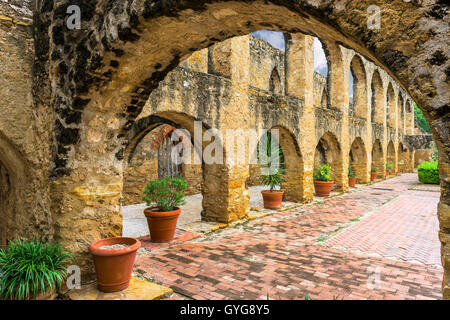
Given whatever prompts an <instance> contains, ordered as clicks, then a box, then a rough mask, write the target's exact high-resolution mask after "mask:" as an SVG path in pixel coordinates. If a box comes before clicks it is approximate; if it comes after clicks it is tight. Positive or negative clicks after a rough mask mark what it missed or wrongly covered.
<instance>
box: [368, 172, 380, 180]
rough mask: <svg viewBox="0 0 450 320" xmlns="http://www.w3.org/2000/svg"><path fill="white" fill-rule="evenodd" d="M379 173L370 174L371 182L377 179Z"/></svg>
mask: <svg viewBox="0 0 450 320" xmlns="http://www.w3.org/2000/svg"><path fill="white" fill-rule="evenodd" d="M377 175H378V172H371V173H370V181H375V180H376V179H377Z"/></svg>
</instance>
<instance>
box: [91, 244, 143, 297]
mask: <svg viewBox="0 0 450 320" xmlns="http://www.w3.org/2000/svg"><path fill="white" fill-rule="evenodd" d="M119 244H124V245H127V247H124V248H118V249H102V247H104V246H111V245H119ZM140 247H141V242H140V241H139V240H137V239H135V238H126V237H115V238H107V239H102V240H98V241H95V242H93V243H92V244H91V245H90V247H89V251H90V252H91V254H92V256H93V258H94V265H95V273H96V274H97V286H98V289H99V290H100V291H103V292H116V291H121V290H124V289H126V288H128V285H129V284H130V278H131V272H132V270H133V265H134V260H135V259H136V251H137V250H138V249H139V248H140Z"/></svg>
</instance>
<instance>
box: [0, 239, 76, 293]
mask: <svg viewBox="0 0 450 320" xmlns="http://www.w3.org/2000/svg"><path fill="white" fill-rule="evenodd" d="M73 258H74V254H72V253H70V252H69V251H66V250H65V249H64V248H63V247H62V246H61V245H60V244H57V243H47V242H44V241H42V240H41V239H39V240H37V241H36V240H32V241H30V240H25V239H23V240H21V239H19V240H17V241H16V242H13V241H10V243H9V245H8V247H7V249H6V250H3V249H2V250H0V298H2V299H17V300H23V299H31V298H36V296H37V295H38V294H39V293H47V292H51V291H53V290H55V289H58V288H60V287H61V284H62V283H63V281H64V280H65V279H66V278H67V269H66V266H67V264H68V263H70V262H71V261H72V260H73Z"/></svg>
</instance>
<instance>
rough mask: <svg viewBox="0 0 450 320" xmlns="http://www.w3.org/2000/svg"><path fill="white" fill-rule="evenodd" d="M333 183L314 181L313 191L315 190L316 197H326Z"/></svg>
mask: <svg viewBox="0 0 450 320" xmlns="http://www.w3.org/2000/svg"><path fill="white" fill-rule="evenodd" d="M333 183H334V181H318V180H314V189H315V190H316V196H318V197H328V196H330V193H331V188H332V187H333Z"/></svg>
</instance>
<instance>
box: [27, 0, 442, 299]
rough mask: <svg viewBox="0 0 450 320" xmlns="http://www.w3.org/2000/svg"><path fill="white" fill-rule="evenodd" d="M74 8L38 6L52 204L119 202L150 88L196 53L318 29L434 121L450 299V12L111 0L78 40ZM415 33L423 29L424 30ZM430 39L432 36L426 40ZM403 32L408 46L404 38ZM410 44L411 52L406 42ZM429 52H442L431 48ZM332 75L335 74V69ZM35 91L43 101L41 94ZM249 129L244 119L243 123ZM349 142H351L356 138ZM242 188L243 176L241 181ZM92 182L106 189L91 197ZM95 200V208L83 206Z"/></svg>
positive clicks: (385, 6)
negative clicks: (70, 17)
mask: <svg viewBox="0 0 450 320" xmlns="http://www.w3.org/2000/svg"><path fill="white" fill-rule="evenodd" d="M68 3H69V1H59V2H54V3H50V2H48V1H44V0H41V1H38V6H37V9H38V11H37V14H36V24H37V25H38V26H39V28H37V31H36V41H37V42H42V43H43V44H46V45H42V47H40V50H37V52H36V54H37V57H36V70H37V71H36V72H37V73H38V75H37V78H39V75H41V76H42V77H41V78H43V79H48V83H47V84H50V83H51V84H52V86H50V85H48V86H41V88H40V90H43V91H45V90H49V88H50V87H51V88H52V90H51V91H52V92H51V94H49V95H47V96H48V97H49V98H50V99H51V101H49V100H50V99H49V100H46V99H42V100H38V101H37V103H38V104H40V105H45V104H47V105H51V106H53V108H54V111H55V113H56V114H57V116H55V119H57V120H56V123H55V127H56V128H57V130H55V131H56V132H55V146H54V148H53V149H54V150H56V151H55V152H54V155H53V156H54V163H55V166H54V168H53V176H54V177H55V186H56V191H57V192H56V193H55V194H56V195H57V196H56V197H54V198H53V199H52V200H53V203H55V204H56V203H58V204H59V206H62V207H64V206H67V205H71V204H74V203H75V204H76V206H75V207H77V208H79V209H81V211H82V212H84V213H83V214H85V215H86V216H88V215H89V214H90V213H89V210H90V209H88V208H89V207H90V206H89V205H87V204H86V201H92V203H91V204H95V205H96V206H99V207H103V208H104V207H105V206H111V207H114V205H115V203H116V200H112V199H115V197H116V196H113V197H112V198H111V199H108V200H107V201H104V199H101V200H102V201H103V202H102V203H101V202H99V201H98V200H99V197H100V198H102V197H105V195H108V194H115V193H116V188H117V183H120V182H119V180H120V179H119V177H120V169H118V168H120V167H121V163H120V162H121V161H122V160H123V157H122V155H123V145H124V140H125V136H126V131H128V130H129V129H130V127H131V126H132V123H133V121H134V119H135V117H136V116H137V115H138V114H139V113H140V111H141V110H142V107H143V105H144V104H145V102H146V100H147V99H148V97H149V94H150V92H151V91H152V90H153V89H154V88H156V87H157V85H158V83H159V81H160V80H162V79H163V78H164V76H165V75H166V74H167V72H169V71H170V70H172V69H173V68H174V67H175V66H176V65H177V64H178V62H180V61H181V60H183V59H184V58H185V57H187V56H188V54H189V53H190V52H192V51H195V50H198V49H201V48H205V47H207V46H208V45H210V44H212V43H214V42H218V41H220V40H224V39H226V38H230V37H232V36H236V35H243V34H247V33H249V32H252V31H256V30H258V29H262V28H263V27H264V28H270V29H274V30H281V31H285V32H292V33H296V32H303V33H306V34H317V33H320V34H317V35H318V36H321V37H322V38H324V39H326V40H328V41H332V42H339V43H340V44H342V45H343V46H348V47H352V48H354V49H355V50H357V51H358V52H360V53H361V54H362V55H364V56H366V57H367V58H368V59H370V60H373V61H375V62H377V63H379V64H380V65H383V64H384V65H385V66H386V67H387V70H388V72H389V73H390V75H391V76H392V77H393V78H394V79H396V80H399V81H400V82H401V83H402V84H403V86H404V88H405V89H406V90H407V91H408V92H409V93H410V94H411V96H412V97H413V98H414V99H415V100H416V101H417V102H418V103H419V106H420V107H421V108H422V109H423V111H424V114H425V116H426V118H427V120H428V121H429V122H430V124H431V127H432V133H433V135H434V139H435V141H436V144H437V147H438V149H439V151H440V153H439V157H440V159H439V160H440V167H439V168H440V173H441V176H442V181H443V182H442V185H443V188H442V190H443V191H442V192H443V193H442V200H441V203H440V205H439V217H440V223H441V233H442V236H441V241H442V243H443V249H442V256H443V265H444V268H445V269H446V274H445V278H444V286H443V290H444V297H446V298H450V275H449V272H450V267H449V265H450V253H449V252H450V240H449V239H450V238H449V230H450V208H449V202H450V199H449V195H448V190H449V188H450V187H449V183H448V182H447V180H446V179H447V176H448V174H449V170H450V169H449V157H448V154H449V148H450V145H449V142H448V141H449V139H448V131H449V124H448V122H449V118H448V101H449V92H450V90H449V85H448V81H446V80H445V79H446V70H448V68H449V62H448V58H447V57H446V55H445V52H446V51H447V50H446V48H448V41H449V40H448V35H447V30H448V29H447V26H446V23H448V22H446V20H445V19H447V18H448V7H447V6H446V5H444V4H443V2H433V1H430V2H427V3H426V4H423V6H424V7H419V5H417V4H416V3H411V2H402V1H399V2H396V5H395V6H394V5H392V4H391V3H390V2H389V3H386V2H383V1H378V2H376V3H377V5H378V6H379V7H380V10H381V13H382V14H381V19H382V21H381V23H382V25H384V24H385V23H386V24H388V23H389V21H391V20H396V19H398V17H399V16H407V19H405V21H404V23H399V24H396V25H395V26H392V27H391V28H382V29H380V30H369V29H368V28H366V25H365V22H366V21H367V18H368V14H367V2H366V1H339V2H336V1H331V0H328V1H320V2H318V1H313V0H310V1H299V2H298V3H293V2H292V1H287V0H284V1H283V0H278V1H246V2H237V1H217V2H216V1H192V2H188V1H174V2H158V3H157V4H158V5H154V6H151V5H149V3H148V2H147V1H143V0H142V1H131V0H130V1H115V2H112V1H106V0H105V1H98V2H96V3H95V4H94V3H93V2H88V1H86V2H83V4H84V3H85V5H84V6H82V17H83V23H82V30H81V31H75V32H74V31H72V30H67V28H65V22H66V21H65V19H66V17H65V12H67V10H66V9H67V6H68ZM52 5H53V6H52ZM94 13H97V14H94ZM417 25H420V26H422V27H421V28H417V27H416V26H417ZM332 26H333V27H332ZM167 30H171V32H167ZM338 30H339V31H338ZM406 31H407V32H406ZM424 31H426V32H427V34H428V37H423V34H424ZM344 34H345V36H344ZM49 35H50V36H49ZM406 35H407V39H406V38H403V37H406ZM399 39H402V40H404V41H399ZM405 40H407V42H408V46H403V45H402V44H403V43H404V42H405ZM46 48H48V50H46ZM430 48H433V49H432V50H431V51H430ZM49 58H51V62H50V63H48V60H49ZM234 58H236V57H234ZM234 58H232V59H234ZM423 66H426V67H425V68H424V67H423ZM242 70H243V69H240V68H236V69H235V70H233V75H232V77H233V76H239V77H241V76H243V77H241V79H243V78H244V79H245V74H244V75H243V74H242ZM332 72H333V73H334V76H337V77H338V73H337V72H336V71H334V70H333V71H332ZM447 73H448V72H447ZM343 74H345V73H343ZM238 86H239V85H238ZM344 89H347V88H344ZM333 90H334V89H333ZM334 91H337V90H334ZM343 91H344V92H348V90H343ZM330 94H333V92H330ZM35 95H36V96H37V97H42V96H44V97H45V96H46V95H44V94H42V92H39V90H37V92H35ZM302 98H303V99H304V100H305V104H306V105H307V106H311V105H312V99H311V97H309V96H308V94H305V95H304V96H303V97H302ZM234 99H236V104H235V105H236V109H234V110H233V109H231V110H228V112H230V114H233V113H234V114H238V112H239V105H240V104H241V103H242V101H241V100H240V99H245V97H243V96H242V95H241V96H240V97H235V98H234ZM330 100H331V103H334V102H335V101H339V103H338V104H340V103H342V105H337V106H336V107H337V108H339V109H341V108H342V109H344V111H346V107H347V106H346V104H348V99H345V98H344V99H337V97H331V99H330ZM99 115H101V116H99ZM346 117H347V112H344V119H343V120H344V121H343V122H346V121H345V120H346ZM242 118H243V119H246V118H248V115H246V114H244V115H243V116H242ZM242 124H244V125H245V124H246V122H245V121H243V123H237V124H235V125H236V126H240V125H242ZM342 144H343V145H346V146H347V145H349V143H348V141H343V142H342ZM111 155H113V156H112V157H111ZM99 164H100V166H101V168H98V166H99ZM308 170H310V168H308ZM237 175H238V176H240V175H245V174H244V173H242V172H241V173H237ZM240 180H241V179H240V178H239V179H236V181H237V184H239V183H240ZM106 181H109V182H112V183H108V184H107V183H106ZM92 186H99V187H98V189H95V192H94V191H93V190H94V189H92V188H93V187H92ZM104 186H105V188H103V187H104ZM106 186H107V187H106ZM74 190H75V191H74ZM109 192H110V193H109ZM86 197H87V198H88V200H86V199H84V198H86ZM60 211H62V212H61V215H64V214H65V212H64V210H63V209H61V210H60ZM100 211H102V210H100ZM58 212H59V211H58ZM105 213H106V212H105ZM99 215H102V213H99ZM105 216H106V214H105ZM57 232H59V238H60V239H63V240H64V239H66V240H67V236H68V235H67V234H63V233H60V231H57ZM110 234H114V232H112V231H107V230H105V232H104V233H102V235H103V236H107V235H110ZM91 238H92V237H91ZM91 238H89V237H86V238H84V239H83V241H80V242H78V243H76V244H72V245H71V248H72V249H75V250H74V251H85V250H86V247H87V243H88V242H89V240H92V239H91ZM67 241H68V242H70V241H69V240H67Z"/></svg>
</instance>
